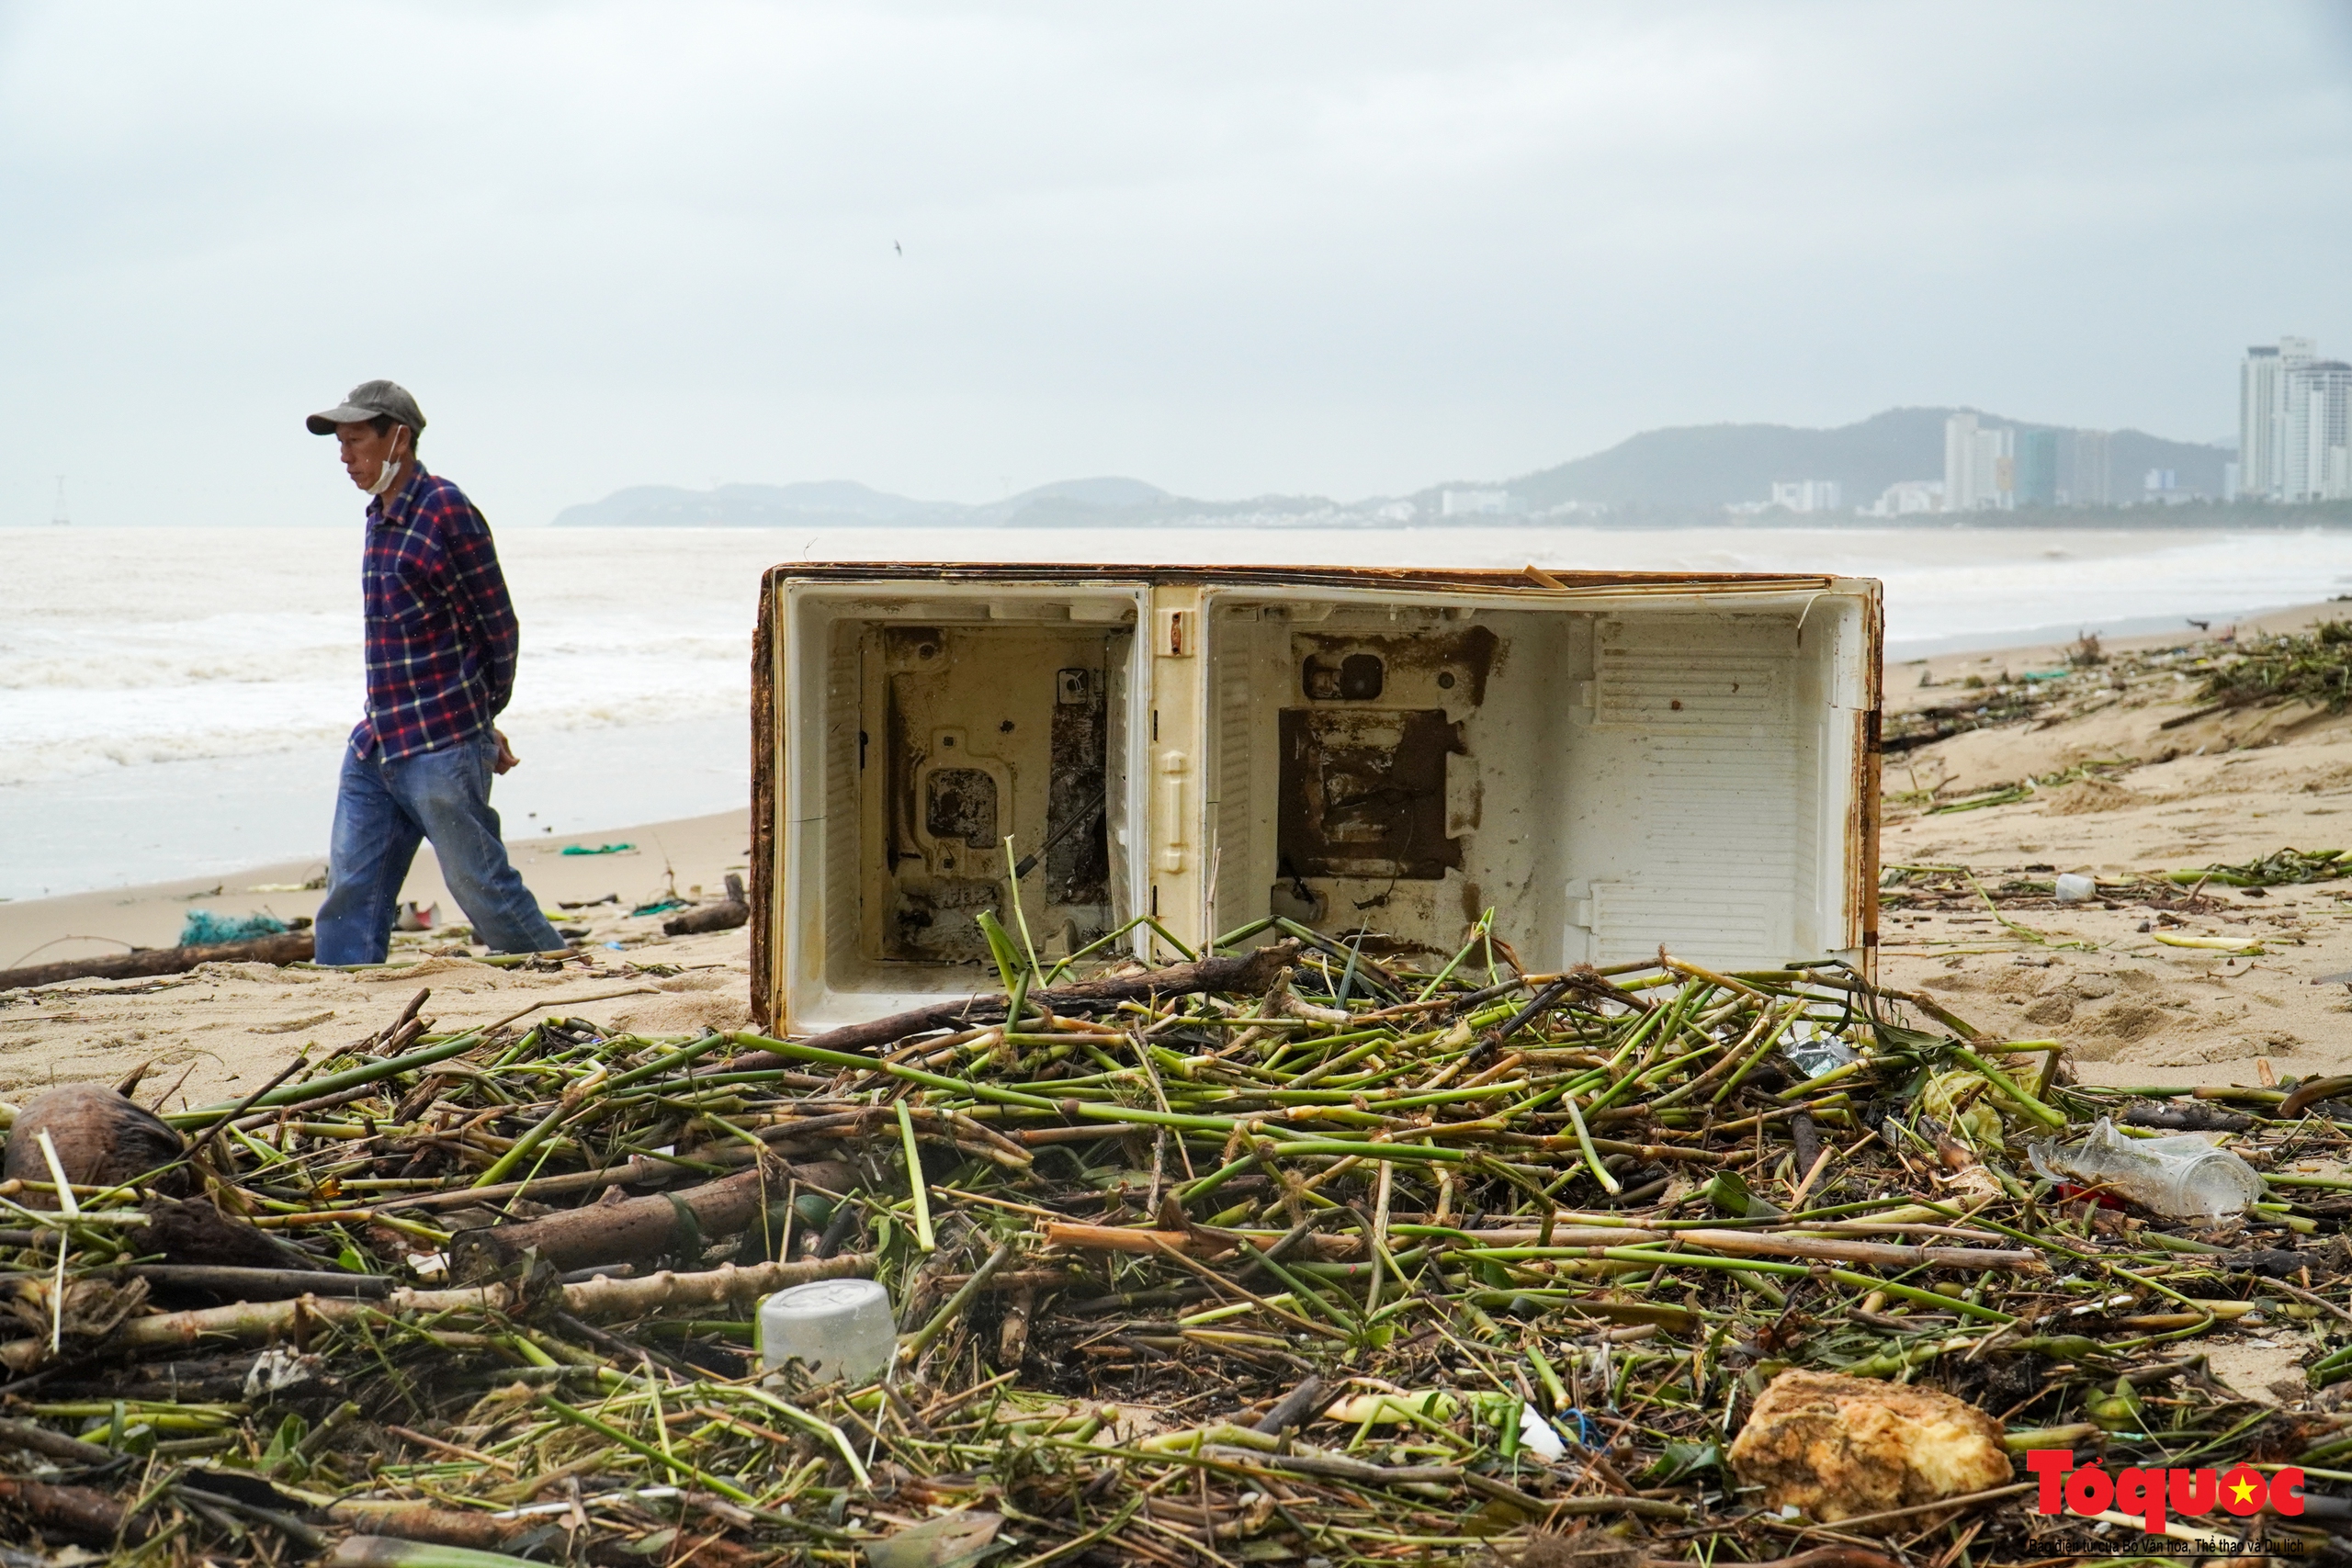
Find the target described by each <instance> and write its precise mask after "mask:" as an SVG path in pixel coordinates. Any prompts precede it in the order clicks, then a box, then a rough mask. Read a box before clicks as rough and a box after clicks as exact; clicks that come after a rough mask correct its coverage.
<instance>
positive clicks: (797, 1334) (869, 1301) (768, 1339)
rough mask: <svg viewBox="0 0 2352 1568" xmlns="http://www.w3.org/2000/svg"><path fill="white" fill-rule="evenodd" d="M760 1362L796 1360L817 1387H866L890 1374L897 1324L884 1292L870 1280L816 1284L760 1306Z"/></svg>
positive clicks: (779, 1295) (780, 1293)
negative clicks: (831, 1384)
mask: <svg viewBox="0 0 2352 1568" xmlns="http://www.w3.org/2000/svg"><path fill="white" fill-rule="evenodd" d="M759 1324H760V1331H759V1332H760V1362H761V1364H762V1365H763V1366H766V1367H772V1368H773V1367H781V1366H783V1365H784V1364H785V1362H786V1361H789V1360H793V1359H798V1360H799V1362H800V1363H801V1365H802V1366H804V1367H806V1368H807V1369H808V1371H809V1376H810V1377H812V1378H814V1379H816V1380H817V1381H818V1382H832V1381H833V1380H834V1379H836V1378H839V1379H843V1380H846V1381H847V1382H850V1383H851V1384H853V1385H856V1384H862V1383H869V1382H874V1381H875V1380H876V1379H877V1378H879V1377H881V1376H882V1374H883V1373H885V1372H887V1371H889V1370H890V1359H891V1357H892V1356H894V1355H895V1354H897V1352H898V1348H899V1325H898V1324H897V1323H896V1322H895V1321H894V1320H893V1317H892V1315H891V1312H890V1292H888V1290H886V1289H885V1288H884V1287H883V1286H882V1285H881V1284H880V1283H879V1282H878V1281H876V1280H818V1281H817V1282H816V1283H815V1284H810V1285H795V1286H793V1287H792V1288H791V1289H790V1290H788V1291H778V1292H776V1293H775V1294H774V1295H772V1296H770V1297H768V1298H767V1299H766V1300H765V1301H763V1302H762V1303H760V1316H759Z"/></svg>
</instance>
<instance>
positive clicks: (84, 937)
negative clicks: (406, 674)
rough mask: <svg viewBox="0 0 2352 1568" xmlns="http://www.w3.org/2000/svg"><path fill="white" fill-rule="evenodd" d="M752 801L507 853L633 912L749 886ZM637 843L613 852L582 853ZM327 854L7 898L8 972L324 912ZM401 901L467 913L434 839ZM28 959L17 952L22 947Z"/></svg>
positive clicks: (522, 868) (551, 899)
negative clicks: (183, 930) (215, 925)
mask: <svg viewBox="0 0 2352 1568" xmlns="http://www.w3.org/2000/svg"><path fill="white" fill-rule="evenodd" d="M750 825H751V808H750V807H749V806H745V807H741V808H739V809H736V810H732V811H721V812H717V813H713V814H711V815H708V816H702V817H684V818H671V819H669V820H666V821H656V822H645V823H639V824H637V825H635V826H632V827H626V828H616V829H606V830H604V831H599V832H585V833H571V834H566V835H560V836H549V837H543V838H537V839H510V840H507V844H506V851H507V854H508V855H509V857H510V858H511V859H512V860H513V861H514V863H515V869H516V870H517V871H519V872H521V873H522V874H523V880H524V882H525V883H526V885H528V886H529V887H530V889H531V891H532V892H533V893H534V894H536V895H537V897H538V899H539V903H540V905H541V907H542V908H547V909H549V910H553V909H556V908H558V907H559V906H560V905H561V904H563V903H568V902H582V901H585V900H588V899H594V898H602V897H605V895H607V894H613V895H617V897H618V898H619V900H620V903H619V905H618V907H619V908H621V909H623V910H626V909H628V908H632V907H634V906H636V905H639V904H645V903H650V902H652V901H654V899H655V898H656V897H658V896H659V895H661V894H662V893H664V892H666V891H667V890H668V889H669V888H670V887H671V886H673V884H674V886H675V889H676V890H677V891H678V892H679V893H682V894H689V895H691V890H693V889H695V888H702V889H705V890H707V891H709V892H711V893H712V894H714V895H715V894H716V893H717V891H718V888H720V887H721V886H724V885H725V883H726V880H727V874H728V873H729V872H730V871H731V872H734V873H735V874H738V875H741V876H743V877H744V878H745V881H746V882H747V883H748V881H749V880H750V878H749V874H748V866H749V861H748V851H749V846H750V844H751V838H750ZM618 843H628V844H631V845H633V846H634V848H632V849H630V850H628V851H626V852H620V853H616V854H573V855H567V854H565V853H564V850H566V849H567V848H571V847H574V846H577V847H580V848H583V849H594V848H596V847H598V846H601V845H605V844H618ZM324 866H325V856H324V855H323V854H321V855H316V856H310V857H305V858H303V859H300V860H280V861H270V862H265V863H261V864H258V865H250V866H246V867H244V868H243V869H242V870H239V871H235V872H231V873H227V874H220V875H210V876H193V877H179V878H175V879H173V880H170V881H165V882H151V883H142V884H139V885H135V886H125V887H108V888H98V889H94V890H91V891H87V892H82V893H63V894H58V895H56V896H54V897H47V898H19V899H16V900H13V901H10V902H6V903H0V968H14V967H17V965H18V964H48V963H55V962H58V961H61V960H63V959H69V958H83V957H93V956H104V955H107V954H109V953H119V952H123V951H125V950H127V949H128V948H130V947H131V946H138V947H170V946H172V945H174V944H175V943H176V942H177V941H178V939H179V932H180V926H181V923H182V922H183V921H184V920H185V919H187V911H188V910H190V909H195V908H203V909H209V910H211V911H212V912H213V913H215V914H219V915H223V916H236V915H246V914H270V915H275V916H277V918H278V919H282V920H292V919H297V918H301V919H309V918H311V917H313V916H315V915H316V914H317V913H318V908H319V900H320V898H321V897H322V889H319V888H311V887H305V886H302V885H303V884H304V883H306V882H309V881H312V880H315V879H316V878H317V876H318V875H319V874H321V873H322V871H323V869H324ZM401 901H402V902H403V903H406V902H410V901H413V902H415V903H418V904H422V905H425V906H437V907H438V908H439V910H440V913H441V923H443V924H450V923H458V922H462V921H463V920H464V919H465V913H464V911H462V910H460V909H459V908H458V907H457V901H456V900H455V899H453V898H451V897H449V893H448V889H447V887H446V886H444V885H443V883H442V881H441V867H440V862H439V861H438V860H437V859H436V858H435V855H434V853H433V846H432V845H431V844H426V845H424V847H423V848H421V849H419V850H418V851H417V854H416V862H415V863H414V864H413V866H411V867H410V868H409V874H408V880H407V881H406V882H405V883H403V884H402V885H401ZM20 954H21V955H22V956H19V955H20Z"/></svg>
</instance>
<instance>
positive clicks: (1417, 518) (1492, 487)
mask: <svg viewBox="0 0 2352 1568" xmlns="http://www.w3.org/2000/svg"><path fill="white" fill-rule="evenodd" d="M1959 412H1974V413H1976V415H1977V417H1978V419H1979V420H1980V421H1982V422H1983V423H1985V425H1986V426H1988V427H1996V428H2000V427H2006V428H2008V429H2013V430H2018V431H2027V430H2056V431H2058V432H2059V434H2060V435H2061V436H2062V437H2063V438H2065V439H2067V440H2068V441H2070V442H2071V439H2072V438H2073V437H2074V436H2075V435H2077V434H2081V433H2079V432H2075V431H2073V430H2068V429H2066V428H2064V427H2063V426H2058V425H2037V424H2032V423H2028V422H2025V421H2021V420H2012V419H2004V418H2002V417H2000V416H1998V415H1996V414H1988V413H1984V412H1981V411H1976V410H1959V409H1943V408H1917V409H1889V410H1888V411H1887V412H1884V413H1881V414H1873V415H1872V416H1871V417H1870V418H1869V419H1866V420H1863V421H1862V422H1861V423H1859V424H1848V425H1841V426H1839V427H1838V428H1837V429H1835V430H1806V429H1800V428H1798V427H1796V426H1794V425H1786V424H1697V425H1685V426H1680V427H1679V428H1675V429H1670V430H1649V431H1645V432H1643V433H1642V434H1639V435H1634V436H1630V437H1628V438H1627V439H1625V440H1623V441H1621V442H1619V443H1618V444H1617V445H1616V446H1611V447H1610V448H1609V449H1608V450H1607V451H1605V452H1596V453H1594V454H1592V455H1591V456H1590V457H1578V458H1577V459H1576V460H1575V461H1573V462H1567V463H1562V464H1560V465H1559V466H1558V467H1556V468H1543V469H1539V470H1537V471H1536V472H1534V473H1532V474H1522V475H1521V476H1520V477H1519V478H1517V479H1503V480H1492V479H1487V480H1473V481H1468V482H1466V483H1465V482H1460V481H1457V482H1455V483H1452V484H1446V485H1432V486H1430V488H1429V489H1428V490H1425V491H1419V492H1418V493H1417V494H1414V495H1411V496H1407V497H1387V496H1375V497H1373V498H1372V499H1370V500H1366V501H1358V502H1337V501H1331V500H1328V499H1326V498H1324V497H1322V496H1312V495H1309V496H1257V497H1252V498H1250V499H1249V500H1244V501H1197V500H1193V499H1190V498H1187V497H1184V496H1180V495H1172V494H1170V492H1168V491H1164V490H1161V489H1160V488H1159V486H1157V485H1151V484H1146V483H1145V482H1144V481H1143V480H1141V479H1124V478H1120V477H1117V476H1104V477H1099V478H1095V479H1064V480H1061V481H1060V482H1058V483H1055V484H1048V485H1040V486H1038V487H1037V488H1036V489H1035V490H1030V491H1023V492H1022V493H1021V494H1019V495H1015V496H1012V497H1009V498H1007V499H1005V500H1003V501H998V502H986V503H984V504H980V505H967V504H965V503H963V502H951V501H916V500H912V499H910V498H909V497H906V496H903V495H891V494H889V493H888V492H886V491H878V490H875V489H873V488H871V487H869V486H866V485H862V484H858V483H855V482H854V481H852V480H848V479H827V480H821V481H817V482H812V483H801V484H787V485H720V486H718V487H717V488H716V489H713V490H684V489H681V488H678V487H676V486H672V485H639V486H637V487H635V488H633V489H630V490H624V491H616V492H615V493H614V494H612V495H608V496H606V497H605V499H604V500H602V501H598V502H588V503H586V504H583V505H580V506H570V507H566V508H565V509H564V510H563V511H562V512H560V513H558V514H557V516H556V519H555V521H556V525H557V526H559V527H567V528H582V527H636V528H643V527H665V526H667V527H693V528H729V527H733V528H791V527H820V528H840V527H858V526H864V525H874V524H877V523H887V524H891V525H896V526H899V527H925V526H939V527H952V526H957V525H976V524H977V525H991V524H1016V525H1021V526H1023V527H1092V526H1101V525H1115V526H1121V527H1134V526H1146V525H1159V526H1163V527H1168V526H1181V525H1226V526H1248V525H1258V526H1271V527H1281V526H1296V525H1306V524H1314V525H1367V526H1368V525H1381V524H1391V525H1393V524H1396V523H1400V522H1423V523H1427V522H1436V521H1438V520H1440V519H1442V518H1444V517H1446V516H1447V515H1448V514H1449V508H1448V507H1447V505H1446V502H1445V492H1446V491H1481V492H1485V498H1486V499H1487V500H1492V499H1493V498H1494V497H1495V496H1496V494H1497V493H1498V492H1500V493H1502V494H1507V495H1508V498H1509V499H1508V502H1501V503H1498V504H1501V506H1502V511H1503V513H1504V514H1506V515H1516V516H1521V517H1542V516H1544V515H1545V514H1547V513H1559V512H1562V511H1568V510H1573V511H1577V512H1578V513H1580V514H1582V515H1583V517H1584V520H1585V521H1588V522H1599V523H1603V524H1604V525H1605V524H1606V523H1607V522H1608V521H1609V520H1610V519H1609V518H1608V517H1607V516H1606V515H1602V516H1595V515H1593V513H1592V510H1591V509H1595V508H1600V509H1606V510H1607V512H1608V513H1616V514H1617V517H1616V521H1618V522H1620V523H1623V524H1627V525H1633V524H1635V523H1640V524H1643V525H1659V524H1672V523H1719V522H1721V521H1723V509H1724V507H1726V506H1735V505H1740V504H1743V503H1755V502H1765V501H1768V500H1770V497H1771V493H1772V486H1773V484H1774V482H1775V481H1778V480H1785V479H1835V480H1837V481H1838V483H1839V484H1840V485H1841V486H1843V487H1844V499H1845V511H1846V513H1847V514H1848V515H1849V516H1850V515H1851V513H1852V511H1853V509H1855V508H1857V507H1863V506H1868V505H1869V504H1871V502H1874V501H1876V500H1877V499H1878V496H1879V494H1880V492H1881V491H1884V490H1885V489H1886V487H1887V486H1889V485H1892V484H1895V483H1898V482H1900V481H1902V480H1905V479H1942V478H1943V471H1944V421H1945V419H1946V418H1947V417H1948V416H1950V415H1951V414H1953V413H1959ZM2107 439H2108V468H2109V495H2110V496H2111V497H2112V498H2113V499H2114V500H2115V501H2116V502H2128V501H2134V500H2137V499H2138V498H2139V496H2140V494H2141V483H2142V477H2143V475H2144V474H2145V473H2146V472H2147V471H2148V470H2149V469H2151V468H2169V469H2171V470H2172V471H2173V473H2174V475H2175V476H2176V478H2175V482H2176V485H2177V489H2178V491H2183V492H2186V493H2187V494H2188V495H2194V496H2205V497H2218V496H2220V495H2221V493H2222V465H2224V464H2225V463H2227V462H2228V461H2229V460H2230V457H2231V453H2230V452H2229V451H2228V450H2227V449H2226V448H2224V447H2221V446H2206V445H2204V444H2202V443H2199V442H2191V441H2167V440H2165V439H2164V438H2163V437H2161V436H2155V435H2149V434H2144V433H2143V432H2141V431H2137V430H2119V431H2114V432H2111V433H2109V434H2108V438H2107ZM1452 511H1453V512H1454V513H1460V515H1458V516H1456V517H1455V520H1456V521H1460V522H1464V523H1477V522H1486V523H1492V522H1494V521H1496V520H1497V514H1496V513H1495V511H1494V509H1493V507H1492V506H1489V505H1487V504H1484V503H1483V502H1481V503H1478V504H1474V505H1471V506H1468V507H1461V506H1457V507H1455V508H1453V509H1452ZM1974 515H1975V519H1976V520H1977V521H1980V522H1990V521H1992V520H1993V515H1992V514H1988V513H1977V514H1974ZM2141 515H2142V516H2143V518H2144V517H2145V515H2146V514H2145V513H2141ZM1822 520H1823V521H1827V520H1828V517H1827V516H1826V515H1824V516H1823V518H1822Z"/></svg>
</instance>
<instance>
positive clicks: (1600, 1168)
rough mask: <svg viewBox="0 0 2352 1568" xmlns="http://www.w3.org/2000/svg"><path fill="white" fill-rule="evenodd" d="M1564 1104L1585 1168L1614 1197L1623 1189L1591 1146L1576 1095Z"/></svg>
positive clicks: (1548, 1210)
mask: <svg viewBox="0 0 2352 1568" xmlns="http://www.w3.org/2000/svg"><path fill="white" fill-rule="evenodd" d="M1566 1104H1567V1107H1568V1124H1569V1125H1570V1126H1572V1127H1574V1128H1575V1129H1576V1130H1577V1148H1578V1149H1579V1150H1580V1151H1582V1152H1583V1155H1584V1163H1585V1168H1586V1169H1588V1170H1589V1171H1591V1172H1592V1177H1593V1179H1594V1180H1596V1181H1598V1182H1600V1185H1601V1187H1602V1189H1603V1190H1606V1191H1607V1192H1608V1193H1609V1195H1610V1196H1611V1197H1612V1198H1613V1197H1615V1196H1616V1195H1617V1194H1618V1193H1620V1192H1622V1191H1623V1190H1624V1189H1623V1187H1621V1186H1619V1185H1618V1183H1617V1179H1616V1178H1615V1177H1613V1176H1611V1175H1610V1174H1609V1168H1608V1167H1606V1166H1604V1165H1602V1164H1601V1163H1600V1154H1599V1153H1598V1152H1597V1151H1596V1150H1595V1149H1594V1148H1593V1146H1592V1134H1590V1133H1589V1132H1588V1131H1586V1129H1585V1124H1584V1113H1583V1112H1582V1111H1578V1110H1577V1097H1576V1096H1575V1095H1573V1094H1572V1095H1569V1096H1568V1097H1567V1100H1566ZM1551 1207H1552V1206H1551V1205H1550V1204H1549V1203H1548V1202H1547V1203H1546V1204H1545V1205H1544V1215H1545V1223H1546V1224H1549V1223H1550V1215H1551Z"/></svg>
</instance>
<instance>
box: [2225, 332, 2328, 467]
mask: <svg viewBox="0 0 2352 1568" xmlns="http://www.w3.org/2000/svg"><path fill="white" fill-rule="evenodd" d="M2314 347H2315V345H2314V344H2312V340H2311V339H2309V338H2307V337H2282V338H2280V339H2279V340H2278V346H2276V347H2272V346H2269V345H2268V344H2256V346H2255V347H2252V348H2249V349H2247V350H2246V351H2245V361H2244V363H2242V364H2241V365H2240V366H2239V367H2238V493H2239V494H2240V495H2245V496H2251V497H2253V498H2254V499H2255V500H2256V501H2284V500H2286V499H2287V498H2288V490H2287V469H2288V464H2289V459H2288V454H2289V449H2290V442H2289V437H2288V423H2289V422H2288V402H2289V399H2290V392H2291V387H2290V382H2291V378H2292V376H2293V373H2294V372H2296V371H2298V370H2301V368H2302V367H2305V366H2307V365H2309V364H2310V363H2311V362H2312V354H2313V352H2314Z"/></svg>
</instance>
